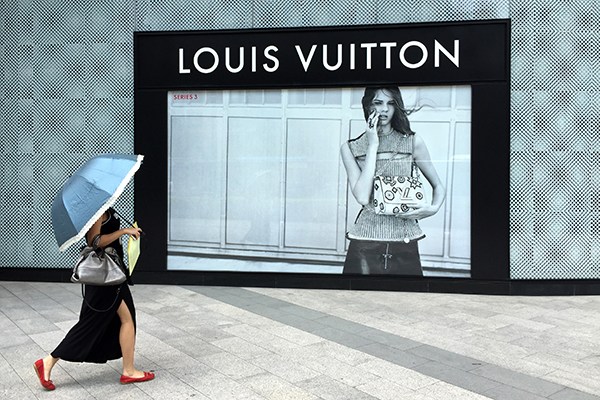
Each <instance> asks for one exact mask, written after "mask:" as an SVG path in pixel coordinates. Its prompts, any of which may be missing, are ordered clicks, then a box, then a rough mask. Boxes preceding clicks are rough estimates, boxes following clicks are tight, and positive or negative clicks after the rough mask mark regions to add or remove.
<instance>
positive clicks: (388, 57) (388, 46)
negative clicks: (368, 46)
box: [379, 42, 397, 69]
mask: <svg viewBox="0 0 600 400" xmlns="http://www.w3.org/2000/svg"><path fill="white" fill-rule="evenodd" d="M396 44H397V43H395V42H385V43H379V47H383V48H385V68H386V69H390V68H392V47H396Z"/></svg>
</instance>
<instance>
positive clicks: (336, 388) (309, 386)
mask: <svg viewBox="0 0 600 400" xmlns="http://www.w3.org/2000/svg"><path fill="white" fill-rule="evenodd" d="M296 385H297V386H298V387H300V388H302V389H304V390H305V391H307V392H309V393H312V394H313V395H315V396H317V397H318V398H320V399H324V400H341V399H352V400H373V399H376V397H373V396H371V395H369V394H367V393H365V392H363V391H360V390H358V389H355V388H353V387H352V386H348V385H346V384H344V383H342V382H339V381H337V380H335V379H332V378H329V377H326V376H319V377H317V378H313V379H307V380H305V381H302V382H298V383H297V384H296Z"/></svg>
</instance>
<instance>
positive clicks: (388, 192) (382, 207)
mask: <svg viewBox="0 0 600 400" xmlns="http://www.w3.org/2000/svg"><path fill="white" fill-rule="evenodd" d="M415 171H416V173H415ZM419 177H420V174H419V172H418V167H417V166H416V165H415V163H414V162H413V164H412V168H411V176H384V175H375V179H374V181H373V206H374V207H375V214H384V215H396V214H400V213H405V212H407V211H408V210H410V206H409V204H413V203H417V204H426V202H427V200H426V199H425V191H424V190H423V183H422V182H421V181H420V180H419Z"/></svg>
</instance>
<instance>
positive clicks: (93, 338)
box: [34, 208, 154, 390]
mask: <svg viewBox="0 0 600 400" xmlns="http://www.w3.org/2000/svg"><path fill="white" fill-rule="evenodd" d="M140 233H141V230H140V229H138V228H133V227H129V228H120V221H119V219H118V218H117V216H116V213H115V211H114V210H113V209H112V208H109V209H108V210H107V211H106V212H105V213H104V214H103V215H102V216H101V217H100V218H99V219H98V220H97V221H96V222H95V223H94V224H93V225H92V227H91V228H90V229H89V231H88V232H87V234H86V241H87V243H88V245H89V246H92V245H95V247H99V248H105V247H113V248H114V249H115V250H117V253H118V254H119V257H120V258H121V260H123V247H122V245H121V241H120V238H121V236H123V235H130V236H133V237H134V238H135V239H138V238H139V236H140ZM125 269H127V268H125ZM130 283H131V281H130V278H129V276H128V277H127V281H126V282H123V283H122V284H120V285H116V286H91V285H86V286H85V296H84V299H83V304H82V306H81V312H80V315H79V321H78V322H77V323H76V324H75V325H74V326H73V327H72V328H71V330H70V331H69V332H68V333H67V335H66V336H65V338H64V339H63V340H62V342H61V343H60V344H59V345H58V347H56V349H55V350H54V351H53V352H52V353H50V354H49V355H48V356H46V357H44V358H42V359H39V360H37V361H36V362H35V363H34V369H35V372H36V374H37V376H38V378H39V381H40V384H41V385H42V387H44V388H45V389H47V390H54V389H55V385H54V383H53V382H52V380H51V379H50V376H51V372H52V368H53V367H54V366H55V365H56V363H57V362H58V361H59V360H61V359H62V360H65V361H72V362H90V363H106V362H107V361H108V360H115V359H118V358H121V357H122V358H123V371H122V374H121V378H120V382H121V383H122V384H127V383H134V382H144V381H149V380H152V379H154V374H153V373H152V372H144V371H140V370H138V369H136V368H135V365H134V353H135V333H136V319H135V306H134V304H133V298H132V296H131V291H130V290H129V286H128V284H130Z"/></svg>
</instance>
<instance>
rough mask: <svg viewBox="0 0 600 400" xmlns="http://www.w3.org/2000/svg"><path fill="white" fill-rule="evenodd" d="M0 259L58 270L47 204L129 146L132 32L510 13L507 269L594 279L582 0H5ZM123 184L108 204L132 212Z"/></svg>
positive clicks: (598, 263) (594, 106)
mask: <svg viewBox="0 0 600 400" xmlns="http://www.w3.org/2000/svg"><path fill="white" fill-rule="evenodd" d="M2 7H3V9H2V16H1V20H0V24H1V26H0V28H1V29H2V32H3V34H2V37H1V42H0V56H1V57H0V70H1V72H2V73H1V79H2V81H1V84H0V101H1V102H2V104H1V105H2V113H1V117H0V124H1V125H0V129H1V135H2V139H1V140H0V146H1V151H2V157H1V158H0V167H1V168H2V181H1V182H0V186H1V190H2V192H1V196H2V209H1V210H0V224H1V228H2V232H3V234H2V235H0V266H19V267H39V268H44V267H56V266H59V267H70V264H71V263H72V260H73V256H74V252H75V249H71V250H70V251H69V252H67V253H66V254H60V253H58V251H57V248H56V244H55V243H54V238H53V235H52V231H51V225H50V214H49V210H50V203H51V200H52V197H53V195H54V193H55V192H56V191H57V190H58V188H59V187H60V185H61V184H62V183H63V182H64V181H65V180H66V178H67V177H68V176H69V174H70V173H71V172H72V171H73V170H74V169H76V168H77V167H78V166H79V165H80V164H81V163H83V162H84V160H86V159H87V158H89V157H90V156H92V155H94V154H97V153H104V152H132V150H133V69H132V66H133V35H132V34H133V32H134V31H135V30H187V29H243V28H276V27H295V26H321V25H355V24H377V23H402V22H426V21H450V20H474V19H492V18H511V19H512V32H511V34H512V67H511V69H512V71H511V79H512V83H511V85H512V99H511V195H510V196H511V210H512V211H511V221H510V222H511V225H510V226H511V237H510V239H511V277H512V278H515V279H571V278H600V244H598V243H600V241H598V240H597V239H599V237H600V228H598V227H599V226H600V224H598V222H600V212H598V210H599V209H600V207H599V206H600V185H599V183H600V178H597V177H596V174H595V173H593V172H594V168H595V166H597V165H598V162H599V161H600V156H599V154H600V153H599V151H600V144H599V143H600V142H599V141H598V140H596V136H597V132H598V131H599V130H600V116H599V115H600V114H599V113H598V112H597V110H598V106H599V105H600V94H599V92H598V90H599V86H600V78H598V74H597V70H598V63H599V62H598V59H599V54H598V53H599V52H600V22H599V19H600V18H599V11H598V8H597V7H596V2H595V0H568V1H567V0H554V1H553V0H411V1H408V0H360V1H359V0H246V1H225V0H220V1H219V0H197V1H194V0H163V1H155V0H137V1H133V0H130V1H120V0H93V1H92V0H79V1H70V2H63V1H58V0H5V1H3V2H2ZM132 200H133V193H132V189H131V187H130V188H129V189H128V190H127V191H126V193H125V194H124V196H123V197H122V200H120V201H119V204H118V205H117V206H118V207H119V208H120V209H121V210H122V211H123V212H124V214H125V215H127V216H132V215H133V209H132V206H131V204H132Z"/></svg>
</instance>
